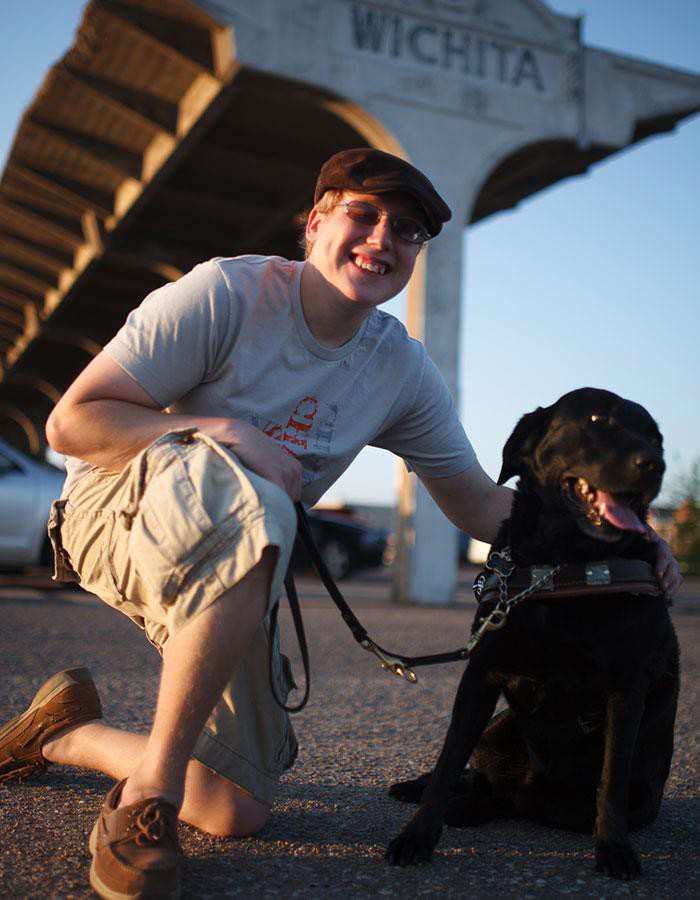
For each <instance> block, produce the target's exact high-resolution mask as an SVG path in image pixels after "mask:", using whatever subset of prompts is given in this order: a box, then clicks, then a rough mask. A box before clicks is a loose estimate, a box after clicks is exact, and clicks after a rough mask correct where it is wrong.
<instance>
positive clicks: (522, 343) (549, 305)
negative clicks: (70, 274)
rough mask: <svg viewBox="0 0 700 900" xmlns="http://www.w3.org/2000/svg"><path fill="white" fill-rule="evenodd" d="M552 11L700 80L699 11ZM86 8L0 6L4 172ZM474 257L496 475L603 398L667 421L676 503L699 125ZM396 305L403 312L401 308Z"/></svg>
mask: <svg viewBox="0 0 700 900" xmlns="http://www.w3.org/2000/svg"><path fill="white" fill-rule="evenodd" d="M550 6H551V7H552V8H553V9H554V10H556V11H558V12H561V13H565V14H567V15H577V14H581V13H582V14H583V15H584V25H583V35H584V41H585V43H586V44H589V45H593V46H597V47H602V48H605V49H609V50H614V51H618V52H620V53H624V54H628V55H631V56H638V57H641V58H643V59H649V60H651V61H653V62H657V63H661V64H664V65H668V66H672V67H677V68H681V69H687V70H689V71H693V72H695V73H698V74H700V50H699V49H698V48H699V47H700V3H698V2H697V0H664V2H663V3H662V2H659V0H552V2H551V3H550ZM83 7H84V3H83V2H82V0H81V2H77V0H57V2H56V0H41V2H40V0H23V2H18V0H5V2H4V3H3V4H2V8H1V9H0V24H1V25H2V34H3V54H2V56H1V57H0V84H1V85H2V103H1V104H0V165H4V160H5V156H6V153H7V152H8V150H9V146H10V143H11V141H12V137H13V134H14V131H15V129H16V126H17V123H18V120H19V117H20V115H21V113H22V111H23V110H24V109H25V108H26V106H27V105H28V104H29V103H30V101H31V99H32V97H33V96H34V94H35V92H36V90H37V88H38V87H39V85H40V83H41V81H42V80H43V78H44V76H45V74H46V72H47V70H48V68H49V66H50V65H51V64H52V63H53V62H55V61H56V60H57V59H58V58H60V56H62V54H63V53H64V52H65V50H66V49H67V48H68V47H69V46H70V44H71V43H72V42H73V36H74V32H75V29H76V27H77V25H78V23H79V21H80V17H81V13H82V9H83ZM465 246H466V254H465V257H466V271H465V278H464V297H463V326H462V339H461V343H462V372H461V377H460V411H461V414H462V418H463V421H464V423H465V426H466V428H467V431H468V433H469V435H470V437H471V439H472V442H473V444H474V446H475V448H476V450H477V453H478V455H479V458H480V460H481V462H482V465H483V466H484V468H485V469H486V470H487V471H488V472H489V473H490V474H491V475H492V476H494V477H495V476H496V475H497V474H498V470H499V468H500V451H501V447H502V445H503V442H504V441H505V439H506V438H507V436H508V434H509V433H510V431H511V429H512V427H513V425H514V424H515V422H516V421H517V419H518V418H519V417H520V415H522V414H523V413H524V412H527V411H529V410H531V409H533V408H535V407H536V406H539V405H546V404H548V403H551V402H553V401H554V400H555V399H556V398H557V397H558V396H559V395H560V394H562V393H564V392H565V391H567V390H570V389H572V388H575V387H580V386H583V385H593V386H596V387H605V388H607V389H609V390H613V391H616V392H617V393H620V394H622V395H623V396H627V397H630V398H632V399H634V400H637V401H639V402H641V403H644V404H645V405H646V406H647V408H648V409H649V410H650V412H651V413H652V414H653V415H654V416H655V417H656V419H657V420H658V422H659V424H660V426H661V429H662V431H663V432H664V434H665V438H666V447H667V462H668V464H669V471H668V475H667V479H666V485H667V487H666V489H665V492H664V496H667V495H668V494H669V493H670V488H671V487H672V485H673V482H674V480H675V479H676V478H677V477H678V474H679V473H681V472H683V471H686V470H687V469H688V468H689V467H690V464H691V463H692V461H693V460H694V459H696V458H697V457H698V456H700V416H699V413H700V404H699V403H698V385H699V384H700V362H699V360H700V302H699V301H700V288H699V286H698V284H699V278H698V276H699V274H700V262H699V260H700V116H696V117H694V118H693V119H691V120H690V121H689V122H687V123H686V124H683V125H681V126H680V127H679V128H677V129H676V131H675V132H673V133H671V134H669V135H664V136H660V137H657V138H654V139H652V140H651V141H647V142H645V143H643V144H638V145H636V147H634V148H633V149H631V150H629V151H626V152H623V153H621V154H618V155H616V156H614V157H611V158H609V159H608V160H607V161H605V162H603V163H601V164H599V165H598V166H596V167H594V168H593V169H592V170H591V171H590V172H589V173H588V174H587V175H585V176H583V177H579V178H574V179H569V180H567V181H565V182H561V183H560V184H559V185H556V186H555V187H553V188H550V189H549V190H547V191H545V192H543V193H540V194H538V195H536V196H535V197H534V198H532V199H530V200H528V201H526V202H525V203H523V204H521V205H520V206H519V207H518V208H517V209H516V210H514V211H511V212H507V213H501V214H499V215H497V216H495V217H492V218H491V219H488V220H487V221H486V222H484V223H482V224H480V225H478V226H475V227H474V228H472V229H471V230H470V231H469V232H468V233H467V234H466V235H465ZM138 299H139V298H135V302H137V301H138ZM389 308H390V309H391V311H393V312H395V313H397V314H399V315H402V309H403V302H402V300H401V299H399V300H397V301H393V302H392V304H391V306H390V307H389ZM395 470H396V466H395V464H394V462H393V459H392V458H391V457H390V456H389V455H388V454H386V453H382V452H380V451H373V450H369V451H365V453H363V454H361V456H360V458H359V459H358V460H357V461H356V462H355V463H354V464H353V466H352V467H351V469H350V470H349V471H348V472H347V473H346V474H345V475H344V476H343V478H342V479H341V481H340V482H338V484H337V485H336V487H335V488H334V491H333V496H334V498H336V499H342V500H347V501H350V502H352V501H355V502H386V503H390V502H393V500H394V497H395V485H396V483H397V480H396V476H395Z"/></svg>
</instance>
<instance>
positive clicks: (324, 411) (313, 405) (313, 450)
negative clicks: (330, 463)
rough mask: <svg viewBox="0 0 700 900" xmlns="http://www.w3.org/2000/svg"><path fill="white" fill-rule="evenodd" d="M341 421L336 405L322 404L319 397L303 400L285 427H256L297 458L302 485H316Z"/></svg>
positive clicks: (279, 425) (273, 424) (275, 424)
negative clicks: (338, 423)
mask: <svg viewBox="0 0 700 900" xmlns="http://www.w3.org/2000/svg"><path fill="white" fill-rule="evenodd" d="M337 419H338V407H337V405H336V404H335V403H324V404H322V403H320V402H319V400H318V399H317V398H316V397H312V396H306V397H303V398H302V399H301V400H300V401H299V403H297V405H296V406H295V408H294V411H293V412H292V414H291V415H290V417H289V418H288V419H287V423H286V424H285V425H281V424H279V423H278V422H273V421H272V420H269V419H268V421H267V422H266V423H265V424H264V425H261V424H260V423H259V422H254V424H255V425H257V427H259V428H261V430H262V431H263V432H264V433H265V434H266V435H267V436H268V437H271V438H273V440H275V441H279V443H280V444H281V445H282V448H283V449H284V450H286V451H287V453H289V454H290V455H291V456H294V457H297V458H298V459H299V461H300V462H301V464H302V467H303V483H304V484H309V483H310V482H311V481H314V479H315V477H316V473H317V472H318V471H319V470H320V469H321V467H322V465H323V460H324V458H327V457H328V456H329V455H330V453H331V449H332V441H333V431H334V429H335V424H336V421H337Z"/></svg>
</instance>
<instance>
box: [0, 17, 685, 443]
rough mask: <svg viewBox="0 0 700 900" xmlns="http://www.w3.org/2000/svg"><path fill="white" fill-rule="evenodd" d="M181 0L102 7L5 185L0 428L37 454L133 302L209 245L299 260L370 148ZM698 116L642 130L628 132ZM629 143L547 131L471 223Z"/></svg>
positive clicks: (324, 104)
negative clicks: (342, 154)
mask: <svg viewBox="0 0 700 900" xmlns="http://www.w3.org/2000/svg"><path fill="white" fill-rule="evenodd" d="M234 46H235V42H234V36H233V35H232V33H231V31H230V29H228V28H227V27H225V26H224V25H222V24H221V23H220V22H219V21H217V20H216V19H214V18H212V16H211V15H209V14H207V12H205V11H204V10H203V9H202V8H200V7H199V6H197V5H196V4H195V3H194V2H187V0H92V2H90V3H89V4H88V5H87V7H86V9H85V13H84V17H83V20H82V23H81V25H80V27H79V29H78V31H77V34H76V41H75V44H74V46H73V47H72V48H71V49H70V50H69V51H68V52H67V53H66V55H65V56H64V57H63V59H61V60H60V61H59V62H58V63H57V64H56V65H54V66H53V67H52V68H51V69H50V70H49V71H48V73H47V75H46V78H45V80H44V83H43V84H42V86H41V88H40V90H39V92H38V94H37V96H36V98H35V99H34V101H33V102H32V103H31V105H30V106H29V107H28V109H27V110H26V112H25V113H24V115H23V116H22V118H21V120H20V123H19V127H18V131H17V134H16V138H15V142H14V145H13V147H12V150H11V153H10V156H9V160H8V162H7V166H6V168H5V171H4V174H3V176H2V179H1V180H0V428H1V429H2V433H3V436H6V437H7V438H8V439H10V440H11V441H13V442H15V443H17V444H18V445H20V446H25V447H26V448H27V449H29V450H31V451H32V452H40V451H41V450H42V449H43V446H44V439H43V423H44V421H45V419H46V416H47V415H48V412H49V411H50V409H51V407H52V405H53V404H54V403H55V402H56V401H57V399H58V398H59V397H60V395H61V393H62V392H63V391H64V390H65V388H66V387H67V386H68V384H70V382H71V381H72V380H73V379H74V378H75V376H76V375H77V373H78V372H79V371H80V370H81V369H82V368H83V367H84V366H85V364H86V363H87V362H88V361H89V359H90V358H91V357H92V356H94V355H95V354H96V353H97V352H99V350H100V348H101V347H102V346H103V344H104V343H105V342H106V341H107V340H108V339H109V338H110V337H111V336H112V335H113V334H114V333H115V331H116V330H117V329H118V327H119V326H120V325H121V323H122V322H123V320H124V318H125V316H126V314H127V313H128V311H129V310H130V309H131V308H133V307H134V306H135V305H136V304H137V303H138V302H139V301H140V300H141V298H142V297H143V296H144V295H145V294H146V293H148V292H149V291H150V290H153V289H154V288H156V287H157V286H159V285H160V284H162V283H164V282H165V281H168V280H172V279H174V278H177V277H178V276H179V275H180V274H182V273H183V272H185V271H187V270H188V269H189V268H191V267H192V266H193V265H194V264H195V263H197V262H199V261H201V260H203V259H206V258H210V257H212V256H216V255H227V256H228V255H233V254H239V253H246V252H256V253H277V254H280V255H283V256H288V257H295V256H298V255H299V254H300V251H299V249H298V245H297V239H298V232H299V225H298V224H297V221H296V220H297V219H298V216H299V213H300V212H301V211H303V210H304V209H305V208H306V207H308V205H309V204H310V201H311V197H312V195H313V187H314V182H315V178H316V174H317V172H318V169H319V167H320V165H321V163H322V162H323V161H324V160H325V159H326V158H327V157H328V156H330V155H331V154H332V153H334V152H336V151H337V150H339V149H341V148H343V147H352V146H358V145H362V144H365V143H366V140H365V139H364V138H363V137H362V136H361V135H360V134H359V133H358V131H356V130H355V128H353V127H351V126H350V125H349V124H347V122H346V121H345V120H344V119H343V118H341V117H340V116H339V115H338V114H337V105H338V103H339V102H342V101H341V98H338V97H337V96H334V95H333V93H332V92H331V91H330V90H325V89H322V88H317V87H313V86H310V85H308V84H302V83H301V82H295V81H291V80H289V79H282V78H277V77H275V76H273V75H270V74H262V73H260V72H256V71H254V70H252V69H249V68H248V69H246V68H242V67H241V66H240V65H239V64H238V63H237V61H236V57H235V53H234V49H233V48H234ZM692 111H693V110H687V111H678V112H675V113H673V114H669V115H666V116H663V117H659V116H656V117H655V118H654V119H653V120H646V121H642V122H640V123H639V124H638V128H637V132H636V133H635V136H634V138H633V140H637V139H639V138H642V137H645V136H647V135H649V134H653V133H657V132H659V131H663V130H668V129H670V128H672V127H673V125H674V124H675V123H676V122H677V121H678V120H679V119H681V118H683V116H684V115H686V114H687V113H689V112H692ZM617 149H619V148H617V147H615V148H613V147H608V146H601V145H599V144H592V145H589V146H588V147H587V148H585V149H582V148H581V147H579V146H577V145H576V144H574V143H573V142H568V141H547V142H544V143H538V144H534V145H530V146H528V147H526V148H524V149H523V150H522V151H520V152H519V153H517V154H515V155H513V156H511V157H510V158H509V159H507V160H505V161H504V162H503V163H502V164H501V165H500V166H499V167H498V168H497V169H496V170H495V171H494V172H493V173H492V174H491V176H490V177H489V178H488V180H487V181H486V183H485V185H484V187H483V190H482V191H481V194H480V197H479V200H478V202H477V204H476V206H475V209H474V212H473V221H476V220H477V219H481V218H484V217H485V216H489V215H491V214H493V213H495V212H498V211H499V210H502V209H506V208H508V207H512V206H514V205H515V204H516V203H518V202H519V201H520V200H521V199H523V198H524V197H527V196H529V195H531V194H532V193H534V192H535V191H538V190H540V189H542V188H543V187H546V186H547V185H549V184H552V183H554V182H556V181H558V180H560V179H561V178H564V177H567V176H569V175H572V174H577V173H580V172H583V171H585V170H586V169H587V167H588V166H589V165H590V164H591V163H593V162H595V161H596V160H599V159H601V158H603V157H604V156H606V155H608V154H609V153H612V152H614V151H615V150H617Z"/></svg>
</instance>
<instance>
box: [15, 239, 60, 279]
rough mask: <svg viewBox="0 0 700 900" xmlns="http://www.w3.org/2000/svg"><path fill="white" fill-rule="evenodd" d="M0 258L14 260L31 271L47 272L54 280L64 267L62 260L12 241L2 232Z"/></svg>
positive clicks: (25, 244) (23, 243) (22, 243)
mask: <svg viewBox="0 0 700 900" xmlns="http://www.w3.org/2000/svg"><path fill="white" fill-rule="evenodd" d="M0 257H3V258H5V259H15V260H17V261H18V262H20V263H24V264H25V265H27V266H28V267H29V268H30V269H32V270H38V271H40V272H47V273H48V274H50V275H52V276H54V278H56V277H58V274H59V272H60V271H61V269H64V268H65V266H66V263H65V262H64V261H63V260H61V259H57V258H56V257H55V256H50V255H48V254H46V253H42V252H41V251H40V250H36V249H34V248H33V247H31V246H30V245H28V244H27V242H26V241H18V240H14V239H13V238H11V237H8V236H7V235H5V234H3V233H2V231H0Z"/></svg>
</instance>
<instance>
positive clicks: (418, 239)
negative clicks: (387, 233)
mask: <svg viewBox="0 0 700 900" xmlns="http://www.w3.org/2000/svg"><path fill="white" fill-rule="evenodd" d="M338 206H342V207H343V209H344V210H345V215H346V216H347V217H348V218H349V219H352V220H353V222H357V223H358V225H365V226H366V227H367V228H374V226H375V225H377V224H379V222H380V220H381V219H384V218H387V219H388V220H389V225H390V226H391V230H392V231H393V233H394V234H395V235H396V237H397V238H400V240H402V241H408V243H409V244H424V243H425V242H426V241H429V240H430V235H429V234H428V231H427V230H426V228H425V226H424V225H421V223H420V222H418V221H416V219H411V218H409V217H407V216H390V215H389V213H387V212H384V211H383V210H381V209H378V208H377V207H376V206H372V204H371V203H362V202H360V201H359V200H348V201H345V202H342V203H339V204H338Z"/></svg>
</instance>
